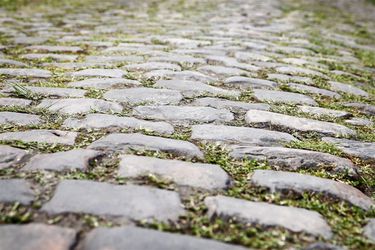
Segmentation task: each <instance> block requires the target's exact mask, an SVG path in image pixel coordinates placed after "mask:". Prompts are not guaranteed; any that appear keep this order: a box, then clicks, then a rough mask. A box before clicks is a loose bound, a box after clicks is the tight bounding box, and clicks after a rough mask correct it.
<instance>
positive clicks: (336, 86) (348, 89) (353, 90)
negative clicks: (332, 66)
mask: <svg viewBox="0 0 375 250" xmlns="http://www.w3.org/2000/svg"><path fill="white" fill-rule="evenodd" d="M328 83H329V85H330V86H331V89H332V90H335V91H340V92H344V93H346V94H351V95H356V96H365V97H367V96H369V95H368V93H367V92H366V91H364V90H362V89H360V88H357V87H354V86H352V85H349V84H345V83H341V82H333V81H329V82H328Z"/></svg>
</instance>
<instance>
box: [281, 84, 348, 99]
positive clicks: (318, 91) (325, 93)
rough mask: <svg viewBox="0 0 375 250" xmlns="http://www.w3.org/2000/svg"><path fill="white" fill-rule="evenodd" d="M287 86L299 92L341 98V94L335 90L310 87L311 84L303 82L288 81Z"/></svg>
mask: <svg viewBox="0 0 375 250" xmlns="http://www.w3.org/2000/svg"><path fill="white" fill-rule="evenodd" d="M288 86H289V87H290V88H292V89H296V90H298V91H301V92H306V93H310V94H316V95H322V96H327V97H331V98H337V99H338V98H341V95H339V94H338V93H336V92H333V91H330V90H326V89H321V88H317V87H312V86H306V85H303V84H297V83H288Z"/></svg>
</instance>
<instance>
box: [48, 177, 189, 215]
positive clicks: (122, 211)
mask: <svg viewBox="0 0 375 250" xmlns="http://www.w3.org/2000/svg"><path fill="white" fill-rule="evenodd" d="M41 210H42V211H44V212H47V213H48V214H51V215H54V214H62V213H86V214H93V215H99V216H109V217H123V218H127V219H131V220H150V221H152V220H154V219H156V220H159V221H168V220H177V218H178V217H179V216H180V215H183V214H184V210H183V208H182V204H181V201H180V198H179V196H178V193H176V192H173V191H166V190H162V189H157V188H152V187H147V186H137V185H113V184H108V183H101V182H94V181H86V180H64V181H61V182H60V183H59V184H58V185H57V188H56V191H55V194H54V196H53V197H52V199H51V200H50V201H48V202H47V203H45V204H44V205H43V207H42V208H41Z"/></svg>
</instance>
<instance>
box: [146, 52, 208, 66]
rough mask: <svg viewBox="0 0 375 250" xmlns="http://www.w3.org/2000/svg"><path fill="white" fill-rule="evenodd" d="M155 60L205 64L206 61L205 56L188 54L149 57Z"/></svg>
mask: <svg viewBox="0 0 375 250" xmlns="http://www.w3.org/2000/svg"><path fill="white" fill-rule="evenodd" d="M149 60H150V61H153V62H168V63H184V64H188V65H196V64H204V63H206V61H205V60H204V59H203V58H197V57H193V56H187V55H173V54H172V55H165V56H154V57H151V58H149Z"/></svg>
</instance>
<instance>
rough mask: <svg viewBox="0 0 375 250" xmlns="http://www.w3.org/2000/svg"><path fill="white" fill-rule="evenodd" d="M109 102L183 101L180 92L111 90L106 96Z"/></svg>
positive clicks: (176, 102) (166, 90)
mask: <svg viewBox="0 0 375 250" xmlns="http://www.w3.org/2000/svg"><path fill="white" fill-rule="evenodd" d="M104 98H105V99H107V100H113V101H119V102H126V103H130V104H133V105H136V104H145V103H147V104H160V105H165V104H178V103H179V102H180V101H181V100H182V98H183V97H182V95H181V93H180V92H179V91H176V90H169V89H153V88H132V89H121V90H109V91H108V92H106V93H105V94H104Z"/></svg>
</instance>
